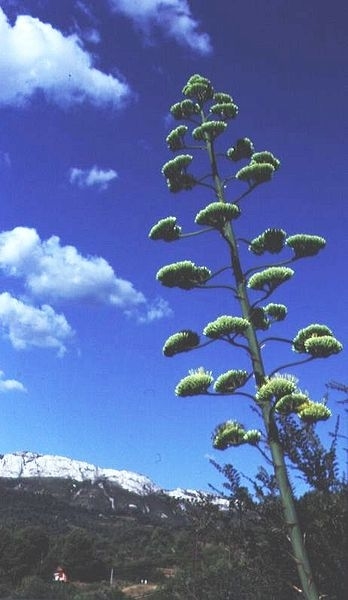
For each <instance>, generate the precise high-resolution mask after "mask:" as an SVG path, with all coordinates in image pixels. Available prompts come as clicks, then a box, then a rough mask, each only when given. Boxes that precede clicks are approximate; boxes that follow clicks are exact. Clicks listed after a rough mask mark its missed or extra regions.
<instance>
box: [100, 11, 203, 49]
mask: <svg viewBox="0 0 348 600" xmlns="http://www.w3.org/2000/svg"><path fill="white" fill-rule="evenodd" d="M109 4H110V7H111V9H112V10H113V11H115V12H118V13H121V14H123V15H125V16H126V17H129V18H130V19H131V20H132V21H133V23H135V25H136V26H137V27H139V28H140V29H141V30H142V32H143V33H144V34H145V35H147V36H150V34H151V33H152V30H153V28H154V27H156V28H159V29H161V30H162V31H163V33H164V35H166V36H168V37H170V38H172V39H174V40H175V41H176V42H177V43H178V44H180V45H182V46H189V47H190V48H191V49H192V50H194V51H195V52H198V53H199V54H203V55H204V54H209V53H210V52H211V51H212V46H211V42H210V38H209V35H208V34H207V33H201V32H199V23H198V21H197V20H196V19H194V17H193V15H192V13H191V10H190V7H189V4H188V1H187V0H141V1H140V0H133V2H131V1H130V0H109Z"/></svg>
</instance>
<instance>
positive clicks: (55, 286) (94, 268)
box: [0, 227, 145, 308]
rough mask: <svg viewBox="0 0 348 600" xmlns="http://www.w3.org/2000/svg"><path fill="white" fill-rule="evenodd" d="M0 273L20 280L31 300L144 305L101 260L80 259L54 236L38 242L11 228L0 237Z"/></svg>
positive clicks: (26, 232) (24, 229)
mask: <svg viewBox="0 0 348 600" xmlns="http://www.w3.org/2000/svg"><path fill="white" fill-rule="evenodd" d="M0 269H2V271H3V272H4V273H5V274H7V275H9V276H12V277H17V278H18V277H19V278H21V279H23V280H24V283H25V286H26V290H27V291H28V292H30V295H31V296H32V297H34V298H39V299H45V300H50V301H58V300H60V301H61V300H79V301H81V300H89V301H95V302H101V303H104V304H110V305H113V306H119V307H121V308H122V307H125V306H127V307H129V306H131V305H138V304H141V303H145V297H144V295H143V294H142V293H141V292H138V291H137V290H136V289H135V288H134V286H133V284H132V283H130V282H129V281H127V280H125V279H121V278H119V277H117V276H116V275H115V273H114V270H113V268H112V267H111V266H110V265H109V263H108V262H107V261H106V260H105V259H104V258H101V257H98V256H89V257H84V256H82V255H81V254H79V252H78V251H77V249H76V248H75V247H74V246H62V245H61V243H60V239H59V237H57V236H52V237H50V238H49V239H47V240H41V239H40V237H39V235H38V233H37V232H36V230H35V229H32V228H29V227H15V228H14V229H12V230H11V231H4V232H2V233H0Z"/></svg>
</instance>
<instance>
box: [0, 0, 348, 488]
mask: <svg viewBox="0 0 348 600" xmlns="http://www.w3.org/2000/svg"><path fill="white" fill-rule="evenodd" d="M344 10H345V3H344V2H343V1H340V0H334V1H333V2H330V3H329V4H328V3H324V2H322V1H320V0H319V1H318V2H316V3H315V7H314V6H313V5H312V4H311V3H303V1H302V0H301V1H300V0H292V1H291V2H290V1H288V0H283V1H281V0H269V2H267V3H264V2H260V1H258V0H250V1H249V2H244V1H242V0H235V1H233V2H230V1H229V0H220V1H219V2H215V3H212V2H210V1H208V0H201V1H199V0H194V1H191V2H188V1H186V0H163V1H162V2H160V1H159V0H144V1H142V2H139V1H137V0H133V1H131V0H98V2H96V1H92V0H61V1H60V2H59V3H57V2H54V1H53V0H0V81H1V88H0V190H1V191H0V196H1V204H0V214H1V219H0V223H1V231H0V269H1V277H2V291H1V293H0V334H1V363H0V372H1V374H0V377H1V379H0V392H1V396H0V401H1V413H2V416H1V420H0V439H1V448H0V450H1V452H3V453H4V452H11V451H15V450H20V449H26V450H33V451H38V452H42V453H50V454H61V455H65V456H70V457H72V458H76V459H81V460H86V461H88V462H92V463H94V464H98V465H100V466H103V467H113V468H119V469H122V468H125V469H129V470H134V471H139V472H142V473H145V474H147V475H149V476H150V477H151V478H152V479H154V481H156V483H158V484H159V485H161V486H163V487H164V488H174V487H178V486H180V487H195V488H205V489H206V488H207V485H208V482H210V483H213V484H215V485H218V483H219V477H218V474H217V473H215V471H214V469H213V468H212V467H211V466H210V464H209V461H208V458H207V457H208V456H212V457H214V458H215V459H216V460H220V461H224V462H233V463H234V464H235V465H236V466H239V467H240V468H241V469H242V470H245V471H246V472H248V473H249V474H250V473H252V472H253V470H254V468H255V467H256V466H257V465H258V464H260V460H259V455H258V454H257V453H256V452H253V451H251V452H250V451H249V450H245V449H244V448H243V449H239V450H235V451H233V452H232V451H230V452H228V453H224V454H221V453H218V452H214V451H213V450H212V448H211V442H210V436H211V432H212V431H213V429H214V427H215V426H216V425H217V424H218V423H220V422H222V421H224V420H226V419H228V418H237V419H239V420H241V421H242V422H243V423H244V424H245V425H247V426H257V420H256V417H255V415H254V414H253V413H252V412H250V410H249V409H248V401H247V400H246V399H245V398H244V399H243V398H237V397H236V398H209V397H201V398H193V399H188V400H187V399H182V398H177V397H176V396H175V395H174V388H175V385H176V384H177V382H178V381H179V379H181V378H182V377H184V376H185V375H186V374H187V372H188V369H190V368H197V367H199V366H201V365H203V366H204V367H206V368H207V369H209V370H212V371H213V374H214V375H218V374H219V373H221V372H223V371H225V370H227V369H229V368H244V366H245V364H244V360H245V359H244V357H243V356H240V355H239V354H238V353H236V352H232V353H231V354H226V352H224V350H225V349H224V348H221V347H217V346H214V348H212V349H210V348H206V349H202V350H199V351H197V352H192V353H187V354H184V355H179V356H177V357H174V358H171V359H169V358H164V357H163V355H162V351H161V349H162V346H163V343H164V341H165V340H166V339H167V337H168V336H169V335H171V334H172V333H174V332H175V331H178V330H180V329H183V328H191V329H197V330H198V331H201V330H202V329H203V327H204V326H205V325H206V323H207V322H209V321H211V320H214V319H215V318H216V317H217V316H219V315H220V314H226V313H231V314H239V309H238V307H237V306H235V305H233V302H232V299H231V298H229V296H228V295H227V294H226V293H224V292H222V293H221V292H220V293H219V294H218V293H216V292H212V293H211V295H209V292H207V291H200V290H196V291H192V292H182V291H180V290H170V289H168V288H164V287H161V286H160V284H159V283H158V282H156V279H155V275H156V272H157V270H158V269H159V268H160V267H162V266H163V265H164V264H167V263H170V262H174V261H176V260H184V259H191V260H193V261H195V262H197V264H207V266H209V267H213V268H218V267H219V266H224V263H223V262H221V261H223V260H224V258H223V251H224V250H223V249H222V248H221V247H220V246H219V244H217V242H216V240H214V238H213V237H208V236H202V237H198V238H192V239H189V240H182V241H180V242H178V243H176V244H163V243H161V242H156V243H155V242H151V241H150V240H149V239H148V232H149V229H150V228H151V227H152V225H153V224H154V223H155V222H157V221H158V220H159V219H160V218H163V217H165V216H168V215H171V214H173V215H178V216H179V219H180V222H181V223H182V224H183V225H184V227H186V229H188V230H192V228H193V227H194V226H192V217H193V216H194V215H195V214H196V212H197V210H199V209H200V208H202V207H203V206H205V205H206V204H208V203H209V202H211V201H212V200H213V199H212V198H211V197H209V195H208V194H206V192H203V194H202V192H196V191H192V192H190V193H184V192H183V193H182V194H178V195H176V194H170V193H169V192H168V191H167V188H166V183H165V180H164V178H163V176H162V174H161V166H162V165H163V164H164V163H165V162H166V161H167V160H169V159H170V158H171V155H170V153H169V151H168V150H167V148H166V144H165V137H166V135H167V134H168V132H169V131H170V129H171V128H172V127H174V126H175V125H176V123H173V122H172V121H171V119H170V117H169V107H170V106H171V105H172V104H173V103H174V102H176V101H178V100H180V99H181V89H182V87H183V85H184V84H185V83H186V81H187V79H188V77H189V76H190V75H192V74H193V73H196V72H197V73H201V74H203V75H205V76H207V77H209V78H210V79H211V80H212V82H213V84H214V87H215V89H216V90H218V91H226V92H228V93H231V94H232V95H233V97H234V99H235V101H236V103H237V104H238V106H239V116H238V118H237V119H236V120H235V121H233V124H232V125H231V126H230V131H229V133H228V135H227V136H226V142H225V143H226V144H227V146H228V145H233V143H234V141H235V140H236V139H238V138H239V137H244V136H248V137H250V138H251V139H252V140H253V142H254V144H255V146H256V148H257V149H258V150H263V149H267V150H271V151H272V152H274V154H275V155H276V156H278V157H279V158H280V159H281V161H282V166H281V169H280V170H279V172H278V173H277V176H276V177H275V178H274V180H273V181H272V183H270V184H265V185H263V186H260V187H259V188H258V189H257V190H256V191H255V192H254V194H253V195H252V196H251V197H250V198H249V199H248V201H247V202H245V210H244V212H243V216H242V218H241V219H240V220H239V221H238V224H237V235H239V236H240V237H245V238H248V239H251V238H253V237H255V236H256V235H258V234H259V233H261V231H263V230H264V229H265V228H266V227H269V226H271V227H282V228H284V229H285V230H286V231H287V233H288V234H289V235H290V234H294V233H302V232H303V233H313V234H318V235H321V236H324V237H325V238H326V240H327V247H326V249H325V250H324V251H323V252H321V253H320V255H319V256H318V257H316V258H313V259H307V260H304V261H298V263H297V264H296V267H295V268H296V276H295V277H294V279H293V280H292V281H291V282H288V283H287V284H285V285H284V286H282V287H281V288H280V289H279V290H278V291H277V292H276V294H275V296H274V301H276V302H277V301H278V302H285V303H286V304H288V307H289V316H288V318H287V321H286V322H285V323H284V324H282V325H279V326H278V329H277V333H279V335H282V336H283V335H284V336H288V337H291V338H292V337H293V336H294V335H295V334H296V332H297V331H298V329H300V328H301V327H304V326H306V325H308V324H310V323H315V322H318V323H326V324H327V325H328V326H329V327H330V328H331V329H332V330H333V332H334V333H335V334H336V336H337V337H338V338H339V339H340V341H341V342H342V343H343V344H344V343H345V342H346V341H347V338H348V329H347V319H346V296H347V286H346V278H345V270H346V256H347V251H348V243H347V208H346V198H345V197H344V194H345V189H346V184H347V168H346V156H345V155H346V140H345V127H344V125H345V123H346V95H345V92H346V91H347V87H346V62H347V58H348V56H347V48H346V46H345V43H346V32H345V29H344V22H345V19H344ZM227 146H226V147H227ZM236 185H237V184H236ZM238 186H242V184H241V183H239V184H238ZM235 189H236V190H237V187H236V188H235ZM241 189H242V187H238V191H241ZM233 193H234V192H233ZM246 253H247V251H246ZM246 253H244V254H246ZM243 260H244V259H243ZM245 260H246V261H249V262H250V257H248V256H247V255H246V258H245ZM265 358H266V365H267V368H268V369H269V370H270V371H272V370H273V369H274V368H275V366H276V365H278V364H279V360H281V361H282V362H288V360H291V358H293V356H292V354H291V350H289V349H286V352H285V350H283V349H278V348H275V347H274V346H273V347H271V348H268V347H267V348H266V349H265ZM346 365H347V355H346V353H341V354H340V355H338V356H337V357H334V358H331V359H328V360H326V361H315V362H313V363H311V364H310V365H308V366H305V367H301V368H299V369H296V371H295V370H292V371H291V372H293V373H294V374H296V375H297V376H299V377H300V386H301V388H303V389H308V390H309V391H310V393H311V396H312V397H313V399H315V400H320V399H321V398H322V396H323V394H324V393H325V384H326V383H327V382H328V381H330V380H336V381H341V382H343V383H347V368H346ZM338 399H339V397H338V396H335V394H333V393H332V394H331V395H330V407H331V408H332V410H333V412H334V414H337V413H338V411H339V405H337V403H336V401H337V400H338ZM333 423H334V421H333V420H332V421H331V424H329V425H328V424H326V425H325V426H321V427H320V428H319V429H320V431H322V433H323V435H326V433H327V431H329V430H330V429H331V428H332V427H333ZM342 432H343V431H342Z"/></svg>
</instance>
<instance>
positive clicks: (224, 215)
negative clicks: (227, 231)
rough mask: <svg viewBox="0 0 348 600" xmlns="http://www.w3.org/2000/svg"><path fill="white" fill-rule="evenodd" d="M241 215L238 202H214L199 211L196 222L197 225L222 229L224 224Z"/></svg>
mask: <svg viewBox="0 0 348 600" xmlns="http://www.w3.org/2000/svg"><path fill="white" fill-rule="evenodd" d="M239 216H240V208H239V207H238V206H237V204H229V203H227V202H226V203H225V202H212V203H211V204H208V206H206V207H205V208H203V209H202V210H200V211H199V213H198V214H197V215H196V218H195V223H197V225H207V226H208V227H215V228H216V229H219V230H220V229H222V228H223V226H224V225H225V224H226V223H228V222H229V221H231V220H232V219H237V218H238V217H239Z"/></svg>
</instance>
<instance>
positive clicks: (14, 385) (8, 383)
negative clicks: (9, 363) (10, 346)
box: [0, 371, 27, 393]
mask: <svg viewBox="0 0 348 600" xmlns="http://www.w3.org/2000/svg"><path fill="white" fill-rule="evenodd" d="M26 391H27V390H26V388H25V387H24V385H23V383H21V382H20V381H17V380H16V379H5V373H4V372H3V371H0V392H2V393H4V392H26Z"/></svg>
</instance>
